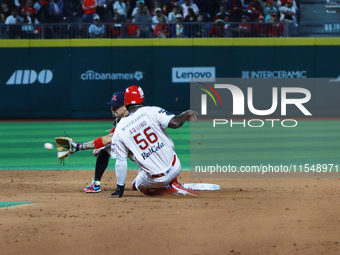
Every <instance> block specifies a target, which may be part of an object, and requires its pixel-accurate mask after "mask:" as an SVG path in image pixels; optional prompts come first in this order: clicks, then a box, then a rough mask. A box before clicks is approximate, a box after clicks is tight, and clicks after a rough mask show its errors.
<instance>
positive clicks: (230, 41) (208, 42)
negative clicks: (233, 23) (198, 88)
mask: <svg viewBox="0 0 340 255" xmlns="http://www.w3.org/2000/svg"><path fill="white" fill-rule="evenodd" d="M331 45H335V46H338V45H340V38H337V37H334V38H333V37H331V38H329V37H328V38H319V37H318V38H313V37H292V38H169V39H158V38H152V39H45V40H38V39H37V40H26V39H22V40H20V39H17V40H0V48H29V47H37V48H40V47H145V46H184V47H185V46H210V47H211V46H331Z"/></svg>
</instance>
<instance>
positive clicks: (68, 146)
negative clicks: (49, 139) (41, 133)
mask: <svg viewBox="0 0 340 255" xmlns="http://www.w3.org/2000/svg"><path fill="white" fill-rule="evenodd" d="M54 139H55V141H56V143H57V157H58V159H59V160H60V162H63V161H64V160H65V159H67V158H68V157H69V156H70V155H71V154H73V153H75V152H76V151H78V150H79V144H78V143H76V142H75V141H74V140H73V139H72V138H70V137H67V136H59V137H56V138H54Z"/></svg>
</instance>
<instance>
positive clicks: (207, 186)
mask: <svg viewBox="0 0 340 255" xmlns="http://www.w3.org/2000/svg"><path fill="white" fill-rule="evenodd" d="M183 187H184V188H186V189H192V190H220V185H217V184H211V183H185V184H183Z"/></svg>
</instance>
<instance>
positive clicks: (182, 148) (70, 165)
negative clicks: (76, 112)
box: [0, 121, 190, 170]
mask: <svg viewBox="0 0 340 255" xmlns="http://www.w3.org/2000/svg"><path fill="white" fill-rule="evenodd" d="M111 127H112V122H110V121H88V122H86V121H74V122H64V121H62V122H54V121H53V122H0V141H1V142H0V170H92V169H94V167H95V162H96V157H94V156H93V155H92V150H87V151H80V152H77V153H75V154H73V155H71V156H70V157H69V158H68V159H67V160H66V161H65V165H59V164H58V160H57V151H56V149H55V148H54V149H53V150H51V151H47V150H46V149H45V148H44V143H53V144H55V140H54V137H56V136H61V135H65V133H66V134H68V135H69V136H71V137H72V138H73V139H75V141H76V142H79V143H80V142H88V141H91V140H93V139H95V138H97V137H100V136H103V135H106V134H108V132H107V130H109V129H111ZM168 131H169V132H168V133H169V135H170V136H171V137H172V138H173V140H174V143H175V149H176V152H177V153H178V154H179V158H180V159H181V161H182V166H183V169H189V159H190V156H189V124H185V125H184V126H183V127H182V128H181V129H177V130H170V129H169V130H168ZM128 162H129V163H128V167H129V169H138V168H137V165H136V164H135V163H134V162H131V161H130V160H128ZM114 163H115V160H114V159H111V160H110V163H109V166H108V169H114Z"/></svg>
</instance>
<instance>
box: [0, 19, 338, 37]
mask: <svg viewBox="0 0 340 255" xmlns="http://www.w3.org/2000/svg"><path fill="white" fill-rule="evenodd" d="M91 25H92V30H93V31H94V32H95V33H91V32H90V31H91V29H90V27H91ZM157 25H158V26H159V27H158V28H156V26H157ZM93 26H95V25H94V24H88V23H56V24H51V23H45V24H15V25H6V24H0V38H1V39H72V38H78V39H82V38H112V39H114V38H157V37H160V38H209V37H233V38H235V37H309V36H313V37H327V36H333V37H334V36H339V35H340V24H326V23H316V22H314V23H304V22H299V23H293V22H292V23H267V22H266V23H257V22H248V23H239V22H230V23H223V22H207V23H198V22H197V23H194V22H190V23H166V24H151V23H143V24H136V23H100V24H97V27H95V28H94V27H93ZM155 31H156V32H155ZM157 31H158V32H157Z"/></svg>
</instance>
